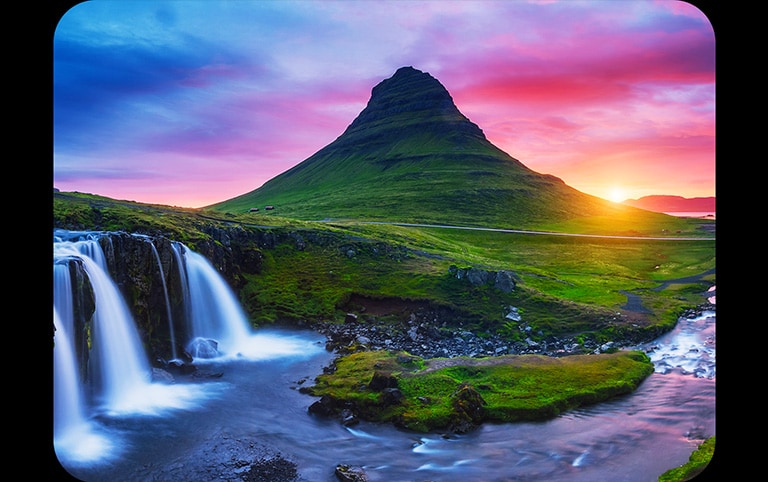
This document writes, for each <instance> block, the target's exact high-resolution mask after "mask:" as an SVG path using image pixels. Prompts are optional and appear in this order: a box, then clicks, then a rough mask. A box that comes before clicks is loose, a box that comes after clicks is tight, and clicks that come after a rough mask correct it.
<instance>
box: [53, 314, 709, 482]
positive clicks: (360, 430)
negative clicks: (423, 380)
mask: <svg viewBox="0 0 768 482" xmlns="http://www.w3.org/2000/svg"><path fill="white" fill-rule="evenodd" d="M255 340H256V342H257V343H261V346H262V347H263V350H264V356H263V357H261V358H256V359H253V358H248V359H238V358H232V359H228V360H219V361H208V362H205V363H204V364H203V365H201V367H200V370H201V371H202V372H203V373H211V374H214V375H219V374H220V375H221V376H220V377H217V376H214V377H211V378H208V379H201V380H200V381H196V382H192V383H181V382H180V383H177V384H176V386H174V387H172V388H174V389H175V390H181V391H177V392H175V393H177V394H181V395H178V397H179V398H180V399H184V398H185V397H186V400H188V403H180V404H178V406H175V407H170V408H166V409H164V410H162V411H160V412H157V413H150V414H140V415H131V416H120V415H113V414H100V415H98V416H97V417H96V419H95V421H96V427H95V428H94V432H93V434H92V436H93V437H95V440H96V441H97V442H96V443H95V445H96V446H98V447H99V449H98V450H99V451H100V453H101V455H100V456H99V457H98V458H97V459H95V460H93V459H88V458H85V459H84V460H79V461H78V460H68V461H64V462H63V463H64V465H65V466H66V470H67V471H68V472H69V473H71V474H73V475H75V476H76V477H78V478H79V479H81V480H86V481H114V480H120V481H123V480H142V481H153V480H157V481H160V480H193V479H198V478H199V479H200V480H240V479H239V478H238V477H239V475H238V474H237V473H234V472H233V473H230V474H228V475H227V474H222V473H220V472H216V469H215V467H214V468H209V469H208V472H201V471H200V469H199V467H200V466H201V464H203V465H204V462H203V459H204V458H205V457H206V456H213V455H214V452H215V451H216V450H219V451H224V450H227V447H229V450H232V444H233V443H235V442H239V443H246V442H247V443H250V444H251V445H254V444H257V445H260V446H264V447H269V448H270V450H272V451H273V453H279V454H280V455H281V456H282V457H284V458H285V459H287V460H290V461H292V462H294V463H295V464H296V465H297V469H298V473H299V475H300V479H299V480H302V481H313V482H314V481H319V482H332V481H336V480H337V479H336V477H335V475H334V468H335V467H336V465H337V464H339V463H345V464H350V465H353V466H359V467H362V468H363V469H364V470H365V472H366V474H367V476H368V479H369V480H370V481H459V480H460V481H467V480H471V481H488V482H490V481H511V480H516V481H519V480H528V481H548V482H550V481H552V482H557V481H563V482H565V481H569V482H579V481H585V482H586V481H589V482H594V481H596V480H601V481H625V482H652V481H656V480H657V479H658V476H659V475H660V474H661V473H663V472H664V471H666V470H667V469H670V468H673V467H676V466H679V465H682V464H683V463H685V462H686V461H687V460H688V457H689V455H690V453H691V452H692V451H693V450H694V449H695V448H696V446H697V445H698V444H699V443H701V442H702V441H703V440H704V439H705V438H707V437H709V436H712V435H715V379H716V376H715V366H716V363H715V313H714V312H705V313H703V314H702V316H700V317H697V318H692V319H681V320H680V322H679V323H678V325H677V327H676V328H675V329H674V330H673V331H672V332H670V333H668V334H666V335H664V336H663V337H661V338H660V339H658V340H656V341H654V342H653V343H649V344H647V345H643V346H641V347H639V348H642V349H644V350H646V351H647V352H648V354H649V356H651V358H652V360H654V363H655V365H656V371H655V373H653V374H652V375H651V376H650V377H649V378H648V379H646V380H645V381H644V382H643V383H642V385H641V386H640V387H639V389H638V390H637V391H636V392H634V393H632V394H630V395H627V396H624V397H621V398H618V399H615V400H613V401H610V402H607V403H601V404H598V405H594V406H590V407H586V408H582V409H578V410H573V411H570V412H568V413H565V414H563V415H561V416H559V417H557V418H555V419H552V420H548V421H543V422H536V423H515V424H484V425H482V426H481V427H480V428H478V429H477V430H475V431H473V432H471V433H468V434H464V435H450V436H443V434H441V433H430V434H419V433H413V432H408V431H403V430H399V429H396V428H394V427H392V426H390V425H386V424H384V425H381V424H373V423H366V422H361V423H359V424H357V425H355V426H353V427H350V428H347V427H344V426H342V425H341V424H340V423H339V422H338V421H336V420H330V419H323V418H318V417H316V416H313V415H310V414H309V413H308V411H307V408H308V407H309V405H310V404H311V403H312V402H314V401H315V400H316V398H315V397H311V396H308V395H305V394H302V393H301V392H300V391H299V390H298V388H299V387H300V386H302V385H303V384H310V383H312V380H313V379H314V377H315V376H317V375H318V374H319V373H321V372H322V370H323V367H325V366H327V365H328V364H329V363H330V362H331V361H332V359H333V356H334V355H333V354H331V353H329V352H327V351H326V350H325V349H324V344H325V339H324V338H323V337H321V336H319V335H318V334H316V333H314V332H309V331H300V330H295V331H286V330H263V331H257V332H256V335H255ZM216 440H218V441H219V442H222V441H224V440H226V441H228V442H229V445H224V444H222V443H214V441H216ZM80 443H81V444H85V439H82V440H81V442H80ZM222 455H225V454H221V453H220V454H218V456H219V458H220V459H221V458H226V457H222ZM232 457H235V455H234V452H233V455H232ZM196 467H197V468H196ZM192 474H194V475H192ZM203 474H207V475H203ZM260 480H261V479H260Z"/></svg>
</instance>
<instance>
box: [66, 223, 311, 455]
mask: <svg viewBox="0 0 768 482" xmlns="http://www.w3.org/2000/svg"><path fill="white" fill-rule="evenodd" d="M107 234H108V233H100V232H70V231H62V230H55V231H54V245H53V247H54V250H53V251H54V270H53V273H54V275H53V284H54V286H53V288H54V290H53V291H54V293H53V305H54V306H53V307H54V328H55V332H54V347H55V348H54V434H53V435H54V449H55V451H56V454H57V456H58V458H59V460H61V461H63V462H66V463H67V464H68V465H71V464H74V465H81V464H91V463H95V462H96V461H104V460H106V459H110V458H113V457H115V456H118V455H119V453H120V452H121V451H123V450H125V449H126V447H124V446H122V445H121V443H120V439H121V436H120V435H119V434H116V433H115V428H114V427H113V426H112V422H111V420H114V419H115V418H123V419H132V420H135V419H136V417H144V416H158V415H162V414H163V413H166V412H167V410H171V409H172V410H180V409H182V410H189V409H194V408H199V407H201V406H202V404H203V403H204V402H205V401H206V400H208V399H210V398H211V397H216V396H219V395H220V392H221V390H222V389H225V388H227V387H228V386H229V385H228V384H226V383H219V384H216V383H209V384H203V385H201V384H195V383H190V384H183V383H174V384H166V383H155V382H153V380H152V368H151V366H150V364H149V361H148V357H147V354H146V353H145V350H144V347H143V345H142V342H141V338H140V336H139V334H138V330H137V328H136V325H135V321H134V319H133V317H132V314H131V311H130V309H129V307H128V305H127V304H126V303H125V301H124V299H123V298H122V295H121V293H120V291H119V289H118V287H117V285H116V284H115V282H114V281H113V279H112V278H111V276H110V275H109V272H108V269H107V262H106V256H105V255H104V252H103V250H102V248H101V245H100V244H99V239H100V237H102V236H105V235H107ZM171 246H172V248H173V250H174V254H175V256H176V261H177V264H178V266H179V269H180V274H181V283H182V294H183V296H184V303H185V312H184V314H185V317H186V318H187V320H186V321H187V323H188V324H189V326H190V332H189V333H188V334H187V336H188V337H189V338H190V340H191V341H192V342H191V343H190V344H189V346H190V347H193V348H196V351H195V352H193V353H192V355H193V357H196V358H195V359H196V360H198V359H199V360H222V359H226V358H227V357H229V356H237V357H248V358H249V359H265V358H275V357H281V356H296V355H301V356H306V355H307V353H311V352H312V351H311V350H307V347H306V345H305V343H304V342H303V341H302V340H296V339H294V338H291V337H280V336H277V335H269V334H264V333H259V334H254V333H251V331H250V330H249V328H248V321H247V318H246V316H245V314H244V312H243V310H242V308H241V307H240V305H239V303H238V302H237V299H236V297H235V295H234V293H233V292H232V291H231V290H230V289H229V287H228V286H227V285H226V283H225V282H224V280H223V279H222V278H221V276H220V275H219V273H218V272H217V271H216V269H215V268H214V267H213V266H212V265H211V264H210V263H209V262H208V261H207V260H206V259H205V258H204V257H203V256H202V255H200V254H198V253H195V252H194V251H192V250H190V249H188V248H186V247H185V246H184V245H183V244H181V243H177V242H174V243H172V244H171ZM152 248H153V250H154V252H155V256H156V258H157V259H158V266H159V270H160V276H161V277H163V288H164V289H165V290H166V292H165V296H166V310H167V311H168V319H169V324H170V326H169V329H170V330H171V337H172V338H173V324H172V322H171V320H170V308H169V307H168V302H169V297H168V293H167V287H166V285H165V273H163V272H162V266H161V264H160V259H159V256H158V253H157V249H156V248H155V246H154V244H153V245H152ZM72 263H76V264H77V266H78V267H79V269H80V270H82V272H83V276H84V280H85V282H86V283H87V284H88V285H89V290H90V293H92V295H93V303H94V307H93V308H94V310H93V314H92V315H91V316H90V318H89V319H88V320H85V322H86V326H80V327H79V329H76V327H75V321H74V320H75V314H74V308H73V307H74V305H75V302H74V301H73V300H75V298H76V297H77V296H78V293H75V292H73V287H74V286H78V285H79V284H81V283H80V282H75V281H73V280H72V279H71V271H73V270H72V267H71V264H72ZM86 316H87V315H86ZM82 323H83V320H81V321H80V325H82ZM78 333H79V336H80V338H81V340H80V342H79V345H83V346H82V347H76V346H75V345H76V344H77V343H76V339H77V338H78V337H77V335H78ZM194 340H204V341H205V342H204V343H203V344H199V343H198V344H196V343H194ZM174 344H175V343H174ZM198 345H200V346H202V347H205V348H206V349H207V351H206V352H205V353H202V352H200V351H199V350H197V347H198ZM211 348H214V349H213V350H212V349H211ZM78 350H80V351H83V352H87V353H80V354H79V356H78ZM81 361H82V362H83V363H82V364H83V365H85V366H80V365H81Z"/></svg>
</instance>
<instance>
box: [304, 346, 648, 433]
mask: <svg viewBox="0 0 768 482" xmlns="http://www.w3.org/2000/svg"><path fill="white" fill-rule="evenodd" d="M413 358H414V357H412V356H409V355H407V354H403V353H399V354H398V353H390V352H384V351H373V352H359V353H354V354H351V355H347V356H344V357H341V358H339V359H338V360H337V361H336V369H335V370H334V371H333V373H329V374H324V375H320V376H319V377H318V378H317V380H316V384H315V386H313V387H311V388H310V393H311V394H313V395H316V396H323V395H328V396H330V397H332V398H333V399H334V400H337V401H340V402H343V403H344V404H345V405H352V406H354V407H355V408H356V410H357V411H358V412H359V414H360V416H363V417H364V418H369V419H371V420H374V421H390V422H394V423H396V424H398V425H400V426H403V427H407V428H409V429H412V430H416V431H426V430H432V429H446V428H450V427H451V426H452V425H454V424H455V423H456V421H457V418H461V417H462V416H463V415H462V413H461V412H462V410H461V409H460V407H463V405H462V404H457V403H456V398H455V394H456V392H457V389H459V388H460V387H462V386H468V387H471V389H472V391H473V393H476V394H477V396H478V398H479V399H481V400H482V401H483V405H482V409H481V410H480V415H479V416H480V419H479V420H480V421H496V422H514V421H520V420H540V419H545V418H549V417H553V416H556V415H557V414H559V413H561V412H563V411H565V410H569V409H573V408H575V407H578V406H581V405H587V404H593V403H598V402H601V401H605V400H608V399H610V398H613V397H616V396H618V395H623V394H626V393H630V392H632V391H633V390H634V389H636V388H637V386H638V385H639V384H640V383H641V382H642V381H643V380H644V379H645V378H646V377H647V376H648V375H650V374H651V373H652V372H653V365H652V363H651V362H650V360H649V359H648V357H647V356H646V355H645V354H644V353H642V352H636V351H632V352H616V353H612V354H603V355H575V356H569V357H563V358H551V357H545V356H538V355H522V356H504V357H493V358H483V359H469V358H458V359H450V360H446V359H434V360H423V365H424V368H421V369H413V368H412V367H413V366H420V365H421V362H420V363H416V364H414V363H413ZM403 360H409V362H408V364H404V362H403ZM377 370H379V371H382V370H383V371H386V372H388V373H391V374H392V375H394V376H396V378H397V382H398V383H397V385H398V388H399V389H400V391H401V392H402V394H403V399H402V401H401V403H400V404H398V405H396V406H385V405H383V404H382V397H381V393H380V392H378V391H376V390H371V389H370V388H368V387H367V383H368V382H369V381H370V380H371V379H372V377H373V376H374V372H375V371H377Z"/></svg>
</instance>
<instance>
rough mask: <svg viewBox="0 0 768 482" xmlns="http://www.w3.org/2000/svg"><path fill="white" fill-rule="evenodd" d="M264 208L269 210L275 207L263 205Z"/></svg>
mask: <svg viewBox="0 0 768 482" xmlns="http://www.w3.org/2000/svg"><path fill="white" fill-rule="evenodd" d="M264 209H266V210H267V211H271V210H273V209H275V207H274V206H264Z"/></svg>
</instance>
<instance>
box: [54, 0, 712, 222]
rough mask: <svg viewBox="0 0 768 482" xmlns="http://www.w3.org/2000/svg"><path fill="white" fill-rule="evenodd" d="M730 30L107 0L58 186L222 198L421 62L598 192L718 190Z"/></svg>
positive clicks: (448, 2) (452, 10)
mask: <svg viewBox="0 0 768 482" xmlns="http://www.w3.org/2000/svg"><path fill="white" fill-rule="evenodd" d="M715 35H716V32H715V31H714V29H713V25H712V23H711V22H710V20H709V19H708V18H707V16H706V15H705V13H704V12H702V11H701V10H700V9H699V8H697V7H696V6H694V5H693V4H691V3H687V2H684V1H680V0H588V1H580V0H562V1H554V0H532V1H522V0H435V1H421V0H378V1H377V0H358V1H350V0H302V1H297V0H279V1H278V0H274V1H273V0H229V1H225V0H151V1H150V0H133V1H130V2H126V1H121V0H91V1H88V2H85V3H81V4H77V5H75V6H74V7H72V8H71V9H70V10H68V11H67V12H66V13H65V14H64V15H63V16H62V17H61V19H60V20H59V23H58V25H57V26H56V29H55V31H54V32H53V56H52V61H53V70H52V72H53V79H52V81H53V156H52V157H53V183H54V187H55V188H58V189H59V190H61V191H79V192H87V193H93V194H99V195H102V196H108V197H111V198H115V199H125V200H133V201H138V202H143V203H156V204H164V205H169V206H181V207H193V208H196V207H204V206H207V205H211V204H214V203H217V202H220V201H224V200H227V199H230V198H233V197H236V196H239V195H241V194H245V193H247V192H250V191H252V190H254V189H256V188H258V187H259V186H261V185H262V184H263V183H264V182H266V181H268V180H269V179H271V178H273V177H275V176H276V175H278V174H280V173H282V172H284V171H286V170H288V169H290V168H291V167H293V166H295V165H296V164H298V163H300V162H301V161H303V160H305V159H307V158H308V157H309V156H311V155H312V154H314V153H315V152H317V151H318V150H320V149H322V148H323V147H325V146H326V145H328V144H330V143H331V142H332V141H333V140H335V139H336V138H337V137H338V136H339V135H341V134H342V133H343V131H344V129H346V127H347V126H348V125H349V124H350V123H352V121H353V120H354V119H355V117H357V115H358V114H359V113H360V112H361V111H362V110H363V109H364V108H365V106H366V104H367V102H368V100H369V98H370V95H371V89H372V88H373V87H374V86H375V85H376V84H378V83H379V82H381V81H382V80H384V79H386V78H389V77H391V76H392V75H393V74H394V73H395V71H396V70H397V69H398V68H400V67H403V66H412V67H414V68H416V69H418V70H421V71H423V72H427V73H429V74H430V75H432V76H433V77H435V78H436V79H437V80H438V81H440V83H442V84H443V86H445V88H446V89H447V90H448V92H449V93H450V94H451V96H452V97H453V100H454V102H455V104H456V106H457V107H458V109H459V110H460V111H461V112H462V113H463V114H464V115H465V116H467V117H468V118H469V119H470V120H471V121H472V122H474V123H475V124H477V125H478V126H480V128H481V129H482V130H483V132H484V133H485V135H486V137H487V138H488V140H490V141H491V142H492V143H493V144H494V145H496V146H497V147H499V148H501V149H502V150H503V151H505V152H507V153H508V154H509V155H511V156H512V157H514V158H516V159H518V160H519V161H520V162H522V163H523V164H525V165H526V166H527V167H529V168H530V169H533V170H534V171H537V172H540V173H543V174H552V175H555V176H557V177H559V178H561V179H563V181H565V182H566V184H568V185H570V186H572V187H574V188H576V189H578V190H580V191H582V192H585V193H588V194H592V195H595V196H599V197H602V198H605V199H610V200H614V201H621V200H624V199H637V198H639V197H642V196H648V195H657V194H665V195H678V196H683V197H706V196H715V84H716V82H715Z"/></svg>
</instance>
